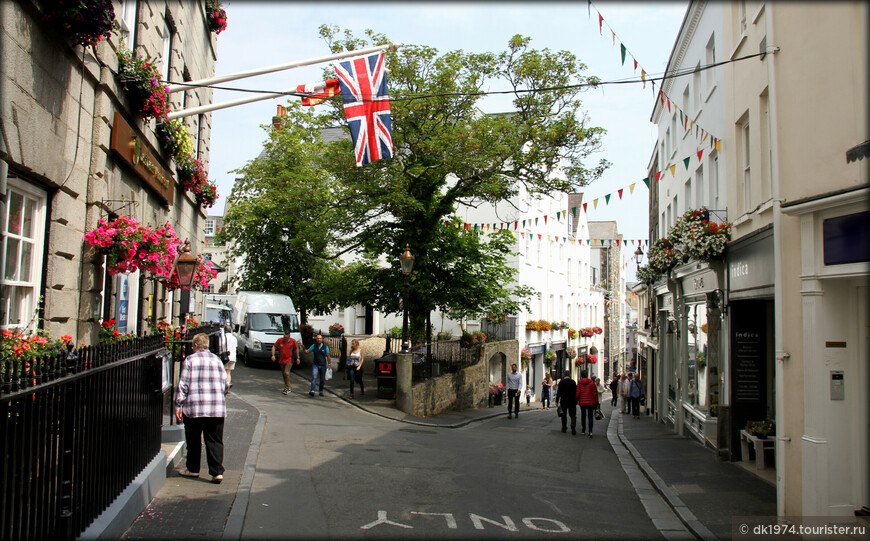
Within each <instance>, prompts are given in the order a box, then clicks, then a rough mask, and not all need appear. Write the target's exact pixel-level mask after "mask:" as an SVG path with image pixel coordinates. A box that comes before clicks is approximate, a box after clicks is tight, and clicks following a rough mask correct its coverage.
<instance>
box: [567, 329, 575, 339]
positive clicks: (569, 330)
mask: <svg viewBox="0 0 870 541" xmlns="http://www.w3.org/2000/svg"><path fill="white" fill-rule="evenodd" d="M568 338H577V329H575V328H573V327H571V328H569V329H568Z"/></svg>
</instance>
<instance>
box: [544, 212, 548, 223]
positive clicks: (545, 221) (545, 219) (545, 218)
mask: <svg viewBox="0 0 870 541" xmlns="http://www.w3.org/2000/svg"><path fill="white" fill-rule="evenodd" d="M546 224H547V215H546V214H545V215H544V225H546Z"/></svg>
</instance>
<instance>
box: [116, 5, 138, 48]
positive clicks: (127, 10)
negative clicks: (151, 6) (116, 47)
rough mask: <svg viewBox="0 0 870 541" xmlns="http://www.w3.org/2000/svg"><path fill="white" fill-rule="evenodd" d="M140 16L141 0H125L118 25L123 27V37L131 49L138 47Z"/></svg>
mask: <svg viewBox="0 0 870 541" xmlns="http://www.w3.org/2000/svg"><path fill="white" fill-rule="evenodd" d="M138 17H139V0H123V3H122V5H121V17H120V18H118V25H119V26H120V27H121V32H120V33H121V38H122V39H123V40H124V43H126V45H127V47H128V48H129V49H130V50H131V51H133V50H135V49H136V21H137V19H138Z"/></svg>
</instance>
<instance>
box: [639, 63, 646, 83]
mask: <svg viewBox="0 0 870 541" xmlns="http://www.w3.org/2000/svg"><path fill="white" fill-rule="evenodd" d="M640 80H641V81H643V87H644V88H646V72H645V71H644V70H643V68H641V70H640Z"/></svg>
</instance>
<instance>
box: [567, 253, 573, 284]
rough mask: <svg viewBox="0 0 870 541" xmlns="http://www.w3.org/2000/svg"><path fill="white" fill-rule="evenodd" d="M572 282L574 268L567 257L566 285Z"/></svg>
mask: <svg viewBox="0 0 870 541" xmlns="http://www.w3.org/2000/svg"><path fill="white" fill-rule="evenodd" d="M573 283H574V269H573V266H572V264H571V259H570V258H569V259H568V285H569V286H570V285H572V284H573Z"/></svg>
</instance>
